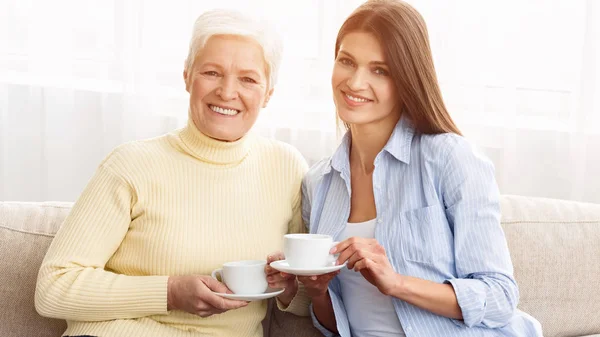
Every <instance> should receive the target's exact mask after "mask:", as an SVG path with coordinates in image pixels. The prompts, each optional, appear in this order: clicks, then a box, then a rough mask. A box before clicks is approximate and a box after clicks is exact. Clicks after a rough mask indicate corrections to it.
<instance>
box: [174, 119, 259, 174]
mask: <svg viewBox="0 0 600 337" xmlns="http://www.w3.org/2000/svg"><path fill="white" fill-rule="evenodd" d="M179 135H180V138H181V141H182V142H183V145H184V150H185V151H186V152H188V153H189V154H191V155H192V156H194V157H196V158H198V159H200V160H202V161H205V162H207V163H211V164H216V165H231V164H237V163H239V162H241V161H242V160H243V159H244V158H245V157H246V156H247V155H248V152H249V151H250V143H251V142H250V140H249V138H250V137H251V136H250V135H245V136H244V137H242V138H241V139H239V140H236V141H235V142H224V141H220V140H216V139H213V138H210V137H208V136H207V135H205V134H203V133H202V132H200V131H199V130H198V128H196V125H194V122H193V121H192V119H191V118H190V119H188V122H187V125H186V126H185V127H184V128H183V129H181V132H180V134H179Z"/></svg>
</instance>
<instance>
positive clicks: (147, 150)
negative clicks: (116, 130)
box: [100, 135, 169, 173]
mask: <svg viewBox="0 0 600 337" xmlns="http://www.w3.org/2000/svg"><path fill="white" fill-rule="evenodd" d="M165 147H166V148H169V147H168V140H167V135H163V136H159V137H155V138H149V139H143V140H135V141H131V142H127V143H123V144H121V145H119V146H117V147H115V148H114V149H113V150H112V151H111V152H110V153H109V154H108V155H107V156H106V157H105V158H104V159H103V160H102V162H101V163H100V166H103V167H105V168H108V169H109V170H111V171H113V172H115V173H119V172H122V173H125V172H128V171H130V169H131V168H132V167H133V166H137V165H140V164H144V163H145V164H148V163H150V162H154V161H156V160H157V154H158V153H164V150H165Z"/></svg>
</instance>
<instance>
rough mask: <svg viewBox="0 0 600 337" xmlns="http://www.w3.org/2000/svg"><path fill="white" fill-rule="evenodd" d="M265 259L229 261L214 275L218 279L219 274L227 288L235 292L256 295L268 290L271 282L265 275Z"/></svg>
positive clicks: (215, 271)
mask: <svg viewBox="0 0 600 337" xmlns="http://www.w3.org/2000/svg"><path fill="white" fill-rule="evenodd" d="M266 264H267V261H265V260H246V261H235V262H227V263H225V264H223V268H221V269H216V270H214V271H213V272H212V277H213V278H214V279H216V280H218V278H217V275H220V276H221V280H222V281H223V283H225V285H226V286H227V288H229V289H230V290H231V291H232V292H233V293H234V294H238V295H239V294H242V295H256V294H262V293H264V292H265V291H267V288H268V287H269V284H268V283H267V276H266V275H265V265H266Z"/></svg>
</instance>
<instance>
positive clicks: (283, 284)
mask: <svg viewBox="0 0 600 337" xmlns="http://www.w3.org/2000/svg"><path fill="white" fill-rule="evenodd" d="M284 259H285V257H284V256H283V253H281V252H276V253H273V254H270V255H269V256H267V265H266V266H265V274H267V282H268V283H269V287H271V288H274V289H281V288H285V290H284V291H283V293H281V295H279V296H277V298H278V299H279V300H280V301H281V302H282V303H283V304H285V305H289V304H290V302H291V301H292V300H293V299H294V296H296V293H297V292H298V281H297V280H296V276H294V275H291V274H287V273H282V272H279V271H278V270H277V269H274V268H273V267H271V266H269V264H270V263H271V262H273V261H279V260H284Z"/></svg>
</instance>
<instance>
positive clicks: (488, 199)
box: [440, 139, 519, 328]
mask: <svg viewBox="0 0 600 337" xmlns="http://www.w3.org/2000/svg"><path fill="white" fill-rule="evenodd" d="M440 184H441V191H442V198H443V201H444V205H445V207H446V216H447V218H448V222H449V225H450V226H451V228H452V229H453V232H454V254H455V264H456V273H457V278H453V279H449V280H447V281H446V283H447V284H450V285H452V287H453V289H454V291H455V293H456V297H457V301H458V304H459V306H460V308H461V312H462V316H463V322H457V323H458V324H465V325H466V326H469V327H473V326H483V327H488V328H497V327H502V326H504V325H506V324H507V323H508V321H509V320H510V318H511V317H512V316H513V313H514V310H515V308H516V306H517V303H518V301H519V290H518V287H517V284H516V282H515V280H514V278H513V275H512V273H513V267H512V262H511V259H510V254H509V251H508V245H507V243H506V238H505V236H504V232H503V230H502V227H501V226H500V201H499V192H498V187H497V186H496V181H495V178H494V168H493V165H492V164H491V163H490V162H489V161H488V160H487V159H484V158H482V157H480V156H478V155H477V153H475V152H474V151H473V149H471V147H470V146H469V144H468V143H467V142H466V141H464V140H462V139H460V141H459V144H457V145H456V146H455V148H454V149H453V150H452V151H451V152H450V153H449V155H448V159H447V160H446V168H445V170H444V176H443V178H442V180H441V182H440Z"/></svg>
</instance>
